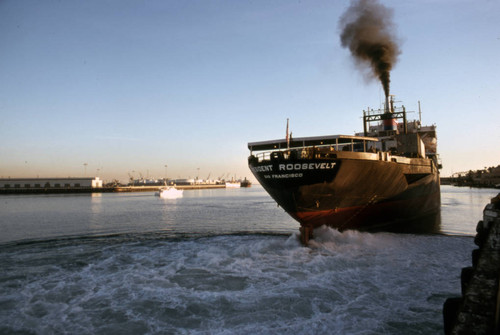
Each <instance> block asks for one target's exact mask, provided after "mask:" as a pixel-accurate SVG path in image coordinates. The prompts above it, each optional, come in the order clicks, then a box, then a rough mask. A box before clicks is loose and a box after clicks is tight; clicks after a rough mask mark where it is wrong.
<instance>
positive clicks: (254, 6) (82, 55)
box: [0, 0, 500, 181]
mask: <svg viewBox="0 0 500 335" xmlns="http://www.w3.org/2000/svg"><path fill="white" fill-rule="evenodd" d="M381 2H382V3H383V4H384V5H386V6H387V7H390V8H393V9H394V22H395V24H396V28H397V35H398V36H399V38H400V40H401V50H402V54H401V55H400V56H399V61H398V63H397V64H396V66H395V68H394V69H393V71H392V73H391V76H392V84H391V93H392V94H395V95H396V96H397V99H399V100H401V101H402V102H403V103H404V104H405V106H406V107H407V110H413V111H417V110H418V101H419V100H420V101H421V106H422V112H423V116H422V120H423V123H424V124H436V125H437V129H438V150H439V152H440V154H441V158H442V162H443V165H444V169H443V171H442V173H443V175H445V176H446V175H450V174H451V173H452V172H458V171H463V170H469V169H481V168H483V167H485V166H488V167H489V166H494V165H495V166H496V165H498V164H500V116H499V115H500V112H499V108H500V98H499V96H500V23H499V20H498V15H499V14H500V1H497V0H489V1H488V0H477V1H472V0H469V1H464V0H433V1H431V0H413V1H398V0H387V1H381ZM348 5H349V2H348V1H290V0H286V1H285V0H282V1H279V0H276V1H264V0H263V1H232V0H231V1H229V0H228V1H205V0H200V1H180V0H179V1H162V0H142V1H139V0H136V1H126V0H125V1H124V0H119V1H118V0H108V1H105V0H94V1H92V0H90V1H88V0H86V1H83V0H81V1H71V0H67V1H51V0H43V1H28V0H3V1H1V2H0V48H1V56H0V143H1V145H0V177H8V176H11V177H27V176H37V175H38V176H40V177H52V176H61V177H62V176H82V175H83V174H84V173H85V172H86V174H87V176H90V175H96V174H97V173H99V175H100V176H101V177H102V178H104V179H106V180H110V179H113V178H118V179H120V180H123V181H125V180H126V179H128V173H132V171H134V172H133V173H132V174H133V175H134V177H138V174H139V172H141V173H142V174H143V175H144V177H146V175H149V176H154V177H158V178H159V177H164V175H165V172H167V173H168V176H169V177H174V178H177V177H195V176H197V174H198V168H199V176H200V178H206V177H207V176H208V174H209V173H211V178H214V177H219V176H221V175H227V174H230V175H231V176H236V177H250V176H251V172H250V171H249V170H248V167H247V156H248V149H247V147H246V144H247V142H252V141H260V140H268V139H275V138H283V137H284V135H285V125H286V119H287V118H290V130H291V131H292V132H293V135H294V137H300V136H314V135H326V134H353V133H354V132H355V131H361V130H362V120H361V118H360V117H361V115H362V114H361V113H362V110H363V109H366V108H367V107H368V106H370V107H378V106H379V105H380V103H381V101H382V99H383V98H382V96H383V92H382V89H381V85H380V84H379V83H378V82H376V81H371V82H367V81H366V80H365V79H364V77H363V75H362V74H360V73H359V72H358V71H357V70H356V69H355V68H354V66H353V62H352V60H351V57H350V55H349V52H348V51H347V50H346V49H343V48H342V47H341V45H340V40H339V28H338V20H339V17H340V16H341V15H342V13H343V12H344V11H345V9H346V8H347V6H348ZM410 117H415V118H418V113H415V114H411V115H410ZM84 163H87V164H88V165H87V166H86V171H85V167H84ZM165 165H168V169H165V167H164V166H165ZM98 169H99V172H98ZM165 170H167V171H165Z"/></svg>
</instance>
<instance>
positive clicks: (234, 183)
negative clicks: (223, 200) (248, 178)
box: [226, 181, 241, 188]
mask: <svg viewBox="0 0 500 335" xmlns="http://www.w3.org/2000/svg"><path fill="white" fill-rule="evenodd" d="M240 187H241V183H240V182H239V181H232V182H226V188H240Z"/></svg>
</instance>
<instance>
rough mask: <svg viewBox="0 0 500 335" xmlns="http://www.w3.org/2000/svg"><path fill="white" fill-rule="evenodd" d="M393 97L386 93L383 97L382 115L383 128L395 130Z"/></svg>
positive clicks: (396, 126)
mask: <svg viewBox="0 0 500 335" xmlns="http://www.w3.org/2000/svg"><path fill="white" fill-rule="evenodd" d="M393 113H394V99H393V96H390V95H387V96H386V97H385V112H384V115H382V120H383V124H384V130H397V129H398V123H397V122H396V119H395V118H394V114H393Z"/></svg>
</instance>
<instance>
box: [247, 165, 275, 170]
mask: <svg viewBox="0 0 500 335" xmlns="http://www.w3.org/2000/svg"><path fill="white" fill-rule="evenodd" d="M252 170H253V171H254V172H270V171H271V172H272V171H273V166H272V165H261V166H255V167H252Z"/></svg>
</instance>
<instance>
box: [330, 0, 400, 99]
mask: <svg viewBox="0 0 500 335" xmlns="http://www.w3.org/2000/svg"><path fill="white" fill-rule="evenodd" d="M392 14H393V11H392V9H389V8H386V7H385V6H383V5H382V4H380V3H378V1H377V0H353V1H351V5H350V6H349V8H347V10H346V12H345V13H344V14H343V15H342V16H341V18H340V21H339V26H340V29H341V31H342V32H341V35H340V41H341V43H342V46H343V47H344V48H349V50H350V51H351V54H352V55H353V56H354V59H355V63H356V66H358V67H366V66H369V67H370V69H371V71H372V72H371V75H372V76H374V77H376V78H378V79H379V80H380V82H381V83H382V87H383V88H384V93H385V96H386V98H388V97H389V92H390V90H389V87H390V82H391V80H390V71H391V69H392V68H393V66H394V65H395V64H396V61H397V57H398V55H399V54H400V53H401V51H400V50H399V47H398V45H397V43H396V37H395V35H394V31H395V29H394V24H393V23H392ZM388 105H389V104H386V106H388Z"/></svg>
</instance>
